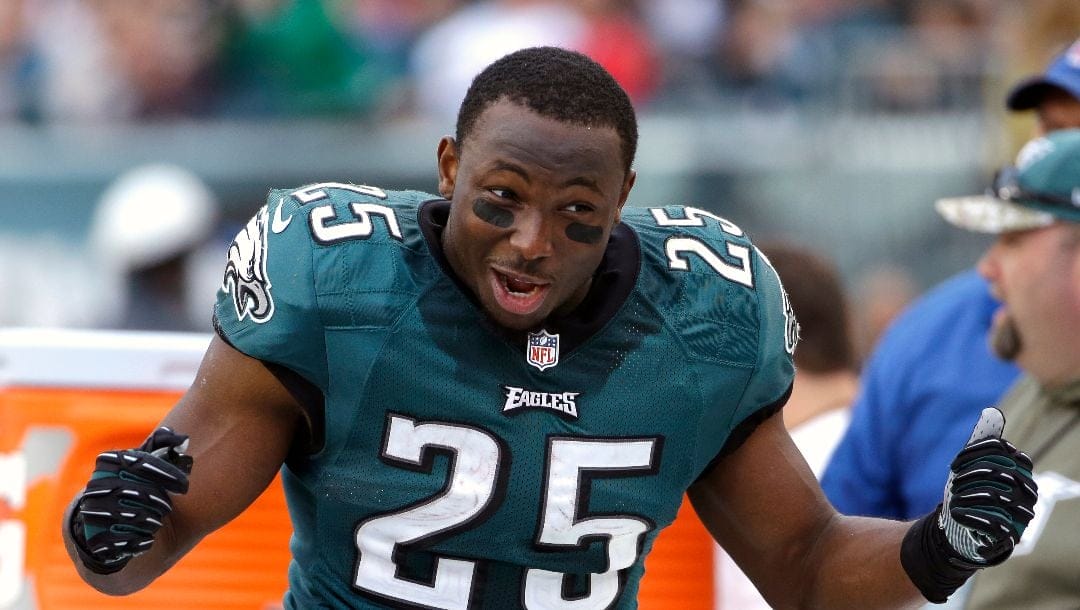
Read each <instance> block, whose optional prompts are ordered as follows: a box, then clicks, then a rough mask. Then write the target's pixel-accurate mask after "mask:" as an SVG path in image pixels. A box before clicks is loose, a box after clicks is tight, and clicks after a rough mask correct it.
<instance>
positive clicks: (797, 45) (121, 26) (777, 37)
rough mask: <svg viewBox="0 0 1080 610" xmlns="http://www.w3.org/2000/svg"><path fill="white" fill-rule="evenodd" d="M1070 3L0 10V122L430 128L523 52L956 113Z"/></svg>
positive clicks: (1040, 47)
mask: <svg viewBox="0 0 1080 610" xmlns="http://www.w3.org/2000/svg"><path fill="white" fill-rule="evenodd" d="M1078 7H1080V3H1076V2H1062V1H1061V0H1028V1H1025V2H1015V1H1013V0H471V1H470V0H140V1H139V2H130V1H129V0H4V1H3V2H0V120H2V121H22V122H30V123H35V122H59V121H69V122H70V121H79V122H87V121H99V122H100V121H118V120H119V121H138V120H151V119H159V118H171V117H260V118H263V117H278V116H283V117H289V116H298V115H299V116H311V115H316V116H323V115H334V116H348V117H357V118H370V119H372V120H386V119H388V118H394V117H399V116H415V115H417V114H420V115H428V116H435V117H439V118H443V116H445V115H447V114H452V113H453V112H454V110H455V109H456V107H457V103H458V101H459V100H460V98H461V96H462V95H463V93H464V89H465V87H466V86H467V84H468V82H469V80H470V78H471V76H472V75H473V74H474V73H475V72H476V71H477V69H478V68H479V67H481V66H483V65H486V64H487V63H488V62H490V61H491V60H493V59H495V58H496V57H499V56H501V55H503V54H504V53H506V52H508V51H510V50H513V49H515V48H520V47H522V46H531V45H539V44H555V45H560V46H564V47H570V48H574V49H577V50H580V51H583V52H585V53H587V54H589V55H590V56H592V57H594V58H595V59H597V60H598V61H599V62H600V63H602V64H603V65H604V66H605V67H606V68H608V69H609V70H610V71H611V72H612V73H613V74H614V75H615V76H616V77H617V78H618V79H619V80H620V82H621V83H622V85H623V86H624V87H625V88H626V89H627V91H628V92H629V93H630V94H631V95H632V97H633V99H634V101H635V103H636V104H637V105H638V107H639V109H641V110H650V109H675V110H680V109H685V108H695V107H696V108H708V107H710V106H711V105H713V104H716V103H727V104H734V105H747V106H753V107H756V108H762V107H766V108H767V107H770V106H784V105H790V104H808V103H814V102H822V103H824V105H825V106H829V105H831V104H832V103H835V102H839V103H842V104H845V105H846V106H852V105H854V106H856V107H860V108H861V107H865V108H869V109H873V110H877V111H887V112H906V111H927V110H935V109H948V108H953V107H970V106H971V105H972V104H977V103H980V101H981V100H983V99H984V98H985V96H986V95H987V94H988V91H987V89H988V88H989V89H993V88H994V87H998V86H1000V85H999V84H1000V82H1003V81H1008V80H1011V78H1012V77H1014V76H1015V75H1016V74H1014V73H1016V72H1019V71H1023V70H1029V69H1031V68H1032V67H1033V63H1035V62H1037V61H1041V60H1042V58H1044V57H1046V56H1047V55H1048V54H1049V52H1050V50H1052V48H1053V47H1054V46H1058V47H1060V46H1063V45H1064V44H1065V43H1066V42H1068V41H1070V40H1072V39H1073V38H1074V37H1075V32H1076V29H1077V27H1078V25H1077V24H1078V23H1080V8H1078ZM1033 58H1038V59H1033Z"/></svg>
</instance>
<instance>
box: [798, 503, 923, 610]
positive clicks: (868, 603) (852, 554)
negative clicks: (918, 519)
mask: <svg viewBox="0 0 1080 610" xmlns="http://www.w3.org/2000/svg"><path fill="white" fill-rule="evenodd" d="M910 526H911V524H910V523H904V522H900V521H889V520H884V519H869V518H864V517H847V516H843V515H836V516H835V517H833V518H832V519H831V520H830V522H829V524H828V526H827V527H826V528H825V530H824V531H823V533H822V535H821V537H820V539H819V540H818V542H817V543H816V544H815V545H814V547H813V548H812V549H811V550H810V552H809V553H807V554H806V555H805V556H804V559H803V561H804V562H805V563H806V565H804V566H803V569H802V571H801V573H803V574H811V575H813V580H812V581H811V582H809V583H807V586H806V587H805V590H804V594H805V598H804V599H802V600H798V601H797V603H796V604H795V605H793V606H792V607H809V608H915V607H919V606H921V605H923V604H925V603H926V599H924V598H923V596H922V594H920V593H919V590H918V589H917V588H916V587H915V585H914V584H913V583H912V582H911V579H910V578H909V577H908V575H907V572H906V571H905V570H904V568H903V566H902V565H901V563H900V544H901V541H902V540H903V538H904V535H905V534H906V533H907V531H908V528H909V527H910Z"/></svg>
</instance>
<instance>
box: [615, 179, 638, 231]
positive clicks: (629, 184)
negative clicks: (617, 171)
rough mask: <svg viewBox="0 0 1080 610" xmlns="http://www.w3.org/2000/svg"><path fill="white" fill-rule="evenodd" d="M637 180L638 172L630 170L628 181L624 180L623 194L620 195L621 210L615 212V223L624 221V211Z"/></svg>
mask: <svg viewBox="0 0 1080 610" xmlns="http://www.w3.org/2000/svg"><path fill="white" fill-rule="evenodd" d="M636 180H637V172H635V171H634V170H630V171H628V172H626V180H623V186H622V192H620V193H619V209H617V210H615V222H619V221H620V220H622V209H623V206H624V205H626V200H627V198H628V197H629V196H630V190H631V189H633V188H634V181H636Z"/></svg>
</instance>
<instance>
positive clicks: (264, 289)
mask: <svg viewBox="0 0 1080 610" xmlns="http://www.w3.org/2000/svg"><path fill="white" fill-rule="evenodd" d="M267 216H268V212H267V208H266V206H263V208H262V209H261V210H259V213H258V214H256V215H255V217H254V218H252V219H251V220H250V221H248V223H247V225H246V226H245V227H244V228H243V229H241V230H240V232H239V233H237V235H236V239H234V240H233V243H232V245H231V246H229V255H228V262H227V263H226V265H225V277H223V278H222V280H221V289H222V290H224V291H225V292H227V293H229V294H230V295H231V296H232V301H233V306H234V308H235V309H236V318H237V319H238V320H243V319H244V318H245V317H249V318H251V321H252V322H255V323H257V324H262V323H263V322H266V321H267V320H269V319H270V317H271V316H273V315H274V299H273V297H271V296H270V278H269V277H267V275H266V229H267V227H266V224H267Z"/></svg>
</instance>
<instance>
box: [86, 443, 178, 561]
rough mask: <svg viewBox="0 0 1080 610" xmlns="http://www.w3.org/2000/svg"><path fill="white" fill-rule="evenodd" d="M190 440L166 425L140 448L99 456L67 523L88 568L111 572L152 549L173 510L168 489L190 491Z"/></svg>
mask: <svg viewBox="0 0 1080 610" xmlns="http://www.w3.org/2000/svg"><path fill="white" fill-rule="evenodd" d="M187 442H188V437H187V436H186V435H183V434H176V433H175V432H173V431H172V430H170V429H168V428H165V427H161V428H158V429H157V430H155V431H154V433H153V434H151V435H150V437H149V438H147V439H146V441H144V442H143V444H142V445H141V446H139V448H137V449H124V450H117V451H105V452H103V453H101V454H100V455H98V457H97V462H96V463H95V466H94V474H93V475H92V476H91V477H90V481H89V482H88V483H87V484H86V489H85V490H84V491H83V493H82V497H81V498H80V499H79V502H78V504H76V506H75V509H74V510H73V511H72V513H71V521H70V523H69V524H68V526H69V527H70V528H71V536H72V538H73V539H74V540H75V547H76V549H77V550H78V553H79V557H80V558H81V559H82V562H83V564H85V565H86V567H88V568H90V569H91V570H93V571H94V572H97V573H98V574H112V573H113V572H117V571H119V570H120V569H122V568H123V567H124V566H125V565H127V563H128V561H130V560H131V558H132V557H135V556H137V555H140V554H142V553H145V552H146V551H147V550H149V548H150V545H151V544H153V542H154V534H155V533H156V532H157V530H158V528H160V527H161V526H162V523H163V520H164V518H165V516H166V515H168V514H169V512H170V511H172V500H171V499H170V498H169V494H183V493H187V490H188V474H190V473H191V465H192V459H191V457H189V456H187V455H184V453H183V452H184V451H185V450H186V449H187Z"/></svg>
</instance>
